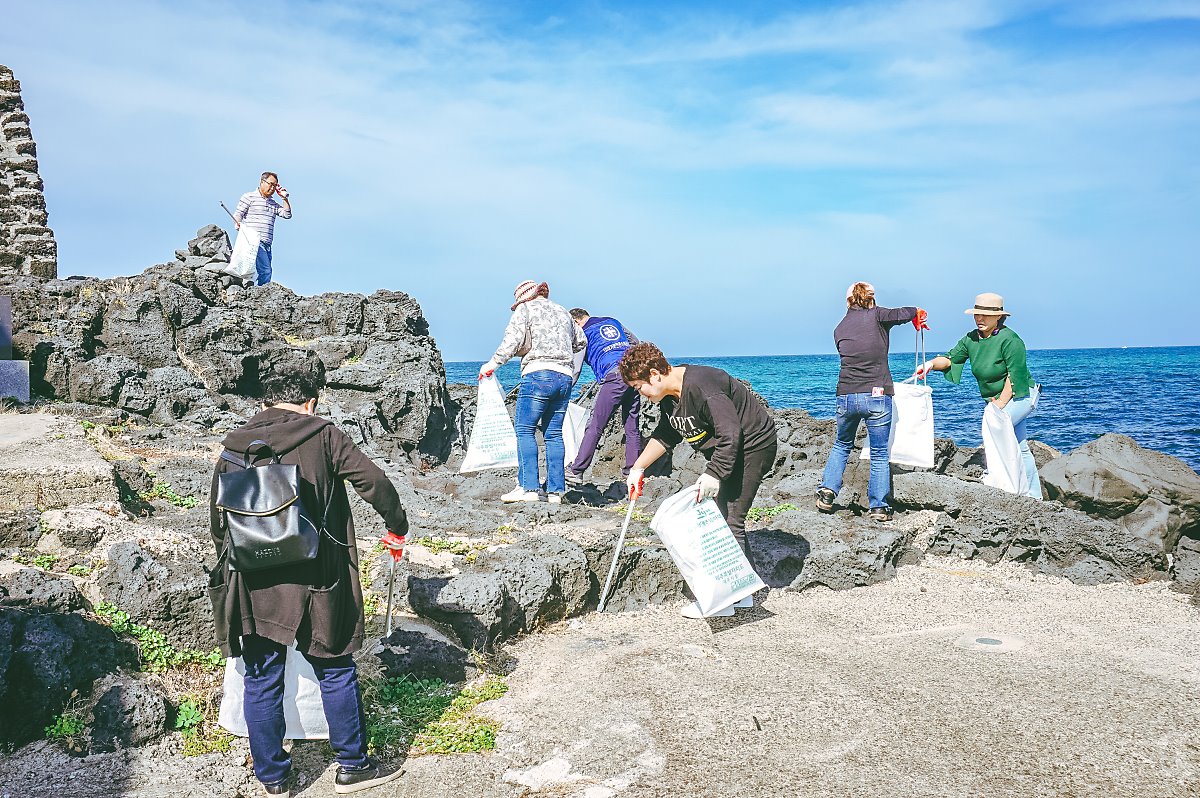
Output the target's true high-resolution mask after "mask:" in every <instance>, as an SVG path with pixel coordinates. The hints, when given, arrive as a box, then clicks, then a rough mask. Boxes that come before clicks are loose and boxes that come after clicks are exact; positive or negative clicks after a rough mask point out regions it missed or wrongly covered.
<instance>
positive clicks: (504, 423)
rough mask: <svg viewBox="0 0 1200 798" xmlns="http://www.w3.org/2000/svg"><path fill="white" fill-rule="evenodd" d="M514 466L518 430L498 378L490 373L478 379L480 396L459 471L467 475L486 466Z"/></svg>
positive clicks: (515, 464) (486, 467)
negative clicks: (505, 401) (465, 452)
mask: <svg viewBox="0 0 1200 798" xmlns="http://www.w3.org/2000/svg"><path fill="white" fill-rule="evenodd" d="M516 467H517V433H516V431H515V430H514V429H513V424H512V419H511V418H509V417H508V408H506V407H505V406H504V393H503V392H502V391H501V390H500V381H499V380H498V379H496V375H495V374H493V375H492V376H490V377H484V378H483V379H482V380H480V381H479V399H478V401H477V403H476V405H475V421H474V423H473V424H471V439H470V441H468V443H467V454H466V456H465V457H464V458H463V462H462V466H461V467H459V469H458V473H460V474H469V473H471V472H472V471H483V470H485V469H488V468H516Z"/></svg>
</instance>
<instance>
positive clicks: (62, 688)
mask: <svg viewBox="0 0 1200 798" xmlns="http://www.w3.org/2000/svg"><path fill="white" fill-rule="evenodd" d="M136 661H137V655H136V651H135V650H134V648H133V647H132V646H131V645H129V644H126V643H123V642H121V641H119V640H118V639H117V636H116V635H115V634H113V631H112V630H111V629H109V628H108V627H107V626H104V625H103V624H100V623H97V622H95V621H91V620H88V619H87V618H85V617H84V616H82V615H80V614H78V613H67V614H63V613H38V612H29V611H22V610H13V609H7V608H0V706H3V707H4V711H3V712H0V745H4V746H10V745H11V746H16V745H22V744H24V743H27V742H29V741H30V740H36V739H39V738H41V737H42V736H43V732H42V730H43V729H44V728H45V727H46V726H48V725H50V723H51V722H52V721H53V720H54V716H55V715H57V714H58V713H60V712H62V710H63V707H64V706H65V705H66V702H67V700H68V699H69V698H70V696H71V694H72V693H73V692H75V691H76V690H79V691H81V692H87V690H88V689H89V688H90V687H91V685H92V682H94V681H95V680H96V679H98V678H99V677H101V676H103V675H105V674H107V673H112V672H114V671H116V670H117V668H118V667H121V666H133V665H134V664H135V663H136Z"/></svg>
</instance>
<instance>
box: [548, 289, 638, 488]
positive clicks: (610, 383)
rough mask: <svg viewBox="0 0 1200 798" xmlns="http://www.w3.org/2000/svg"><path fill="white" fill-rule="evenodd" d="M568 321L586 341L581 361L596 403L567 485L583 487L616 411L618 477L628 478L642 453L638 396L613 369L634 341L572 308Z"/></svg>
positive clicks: (604, 319) (621, 329)
mask: <svg viewBox="0 0 1200 798" xmlns="http://www.w3.org/2000/svg"><path fill="white" fill-rule="evenodd" d="M571 318H573V319H574V320H575V323H576V324H577V325H579V329H581V330H583V334H584V336H586V337H587V351H586V352H585V353H584V357H583V360H584V362H585V363H587V364H588V366H589V367H591V369H592V373H593V374H595V375H596V381H597V382H598V383H599V385H600V389H599V390H598V391H597V392H596V403H595V404H594V405H593V406H592V415H591V418H589V419H588V425H587V430H586V431H585V432H584V433H583V440H582V441H580V443H579V454H577V455H576V456H575V461H574V462H573V463H571V464H570V465H569V466H567V484H568V485H581V484H583V473H584V472H585V471H587V470H588V467H589V466H590V465H591V464H592V458H593V457H595V456H596V446H597V445H599V443H600V436H601V435H603V434H604V428H605V427H607V426H608V420H609V419H610V418H612V415H613V413H615V412H616V411H617V408H620V410H621V422H622V424H624V426H625V468H624V469H622V471H621V473H622V474H623V475H625V476H628V475H629V470H630V469H631V468H633V464H634V462H635V461H636V460H637V457H638V455H639V454H641V453H642V435H641V432H639V431H638V414H639V412H640V411H641V407H642V402H641V398H640V397H639V396H638V392H637V391H635V390H634V389H633V388H630V387H629V386H628V385H626V384H625V383H624V382H623V381H622V380H621V370H620V369H618V368H617V367H616V366H617V363H618V362H620V360H621V356H622V355H624V354H625V352H626V351H627V350H628V349H629V347H630V346H632V345H633V344H636V343H637V342H638V340H637V338H636V337H635V336H634V335H633V333H631V332H629V331H628V330H627V329H625V325H623V324H621V322H619V321H617V320H616V319H613V318H610V317H608V316H591V315H589V314H588V312H587V311H586V310H584V309H583V308H572V309H571Z"/></svg>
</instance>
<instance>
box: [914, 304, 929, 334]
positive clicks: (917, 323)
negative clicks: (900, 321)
mask: <svg viewBox="0 0 1200 798" xmlns="http://www.w3.org/2000/svg"><path fill="white" fill-rule="evenodd" d="M928 318H929V314H928V313H926V312H925V311H923V310H921V309H920V308H917V315H916V316H913V320H912V326H914V327H916V328H917V329H918V330H928V329H929V325H928V324H926V323H925V320H926V319H928Z"/></svg>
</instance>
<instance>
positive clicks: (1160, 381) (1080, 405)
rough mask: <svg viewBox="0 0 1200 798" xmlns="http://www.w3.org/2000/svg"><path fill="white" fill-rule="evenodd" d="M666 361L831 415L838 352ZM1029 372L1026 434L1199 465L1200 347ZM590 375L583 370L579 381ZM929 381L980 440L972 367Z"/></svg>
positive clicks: (1051, 352)
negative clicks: (1115, 441) (1141, 450)
mask: <svg viewBox="0 0 1200 798" xmlns="http://www.w3.org/2000/svg"><path fill="white" fill-rule="evenodd" d="M934 354H936V353H935V352H933V351H930V352H929V356H930V357H932V356H933V355H934ZM673 362H679V363H702V364H704V365H707V366H716V367H718V368H722V369H724V370H725V371H728V372H729V373H730V374H732V375H734V376H736V377H740V378H741V379H744V380H746V381H748V382H749V383H750V384H751V385H753V386H754V389H755V390H756V391H758V392H759V393H760V394H762V395H763V397H764V398H765V399H766V400H767V401H768V402H770V403H771V405H772V406H773V407H800V408H803V409H805V410H807V411H808V412H809V413H811V414H812V415H813V416H816V417H817V418H832V417H833V414H834V410H835V405H834V402H835V399H834V391H835V389H836V386H837V375H838V357H837V355H773V356H769V357H693V358H687V357H680V358H677V359H676V360H673ZM913 362H914V356H913V354H912V353H911V352H908V353H904V352H894V353H892V356H891V358H890V366H891V369H892V378H893V379H894V380H896V381H900V380H903V379H906V378H907V377H909V376H910V375H911V374H912V371H913ZM480 365H481V363H480V362H478V361H475V362H464V363H447V364H446V380H447V382H451V383H454V382H461V383H472V382H474V381H475V379H476V375H477V374H478V373H479V366H480ZM1029 370H1030V372H1031V373H1032V374H1033V378H1034V380H1036V381H1037V382H1040V383H1041V384H1042V398H1041V401H1040V403H1039V405H1038V410H1037V412H1036V413H1035V414H1034V415H1033V416H1031V417H1030V419H1029V422H1028V429H1029V434H1030V437H1032V438H1036V439H1037V440H1040V441H1042V442H1043V443H1046V444H1049V445H1050V446H1053V447H1054V448H1056V449H1060V450H1062V451H1067V450H1069V449H1074V448H1075V447H1077V446H1080V445H1082V444H1084V443H1087V442H1088V441H1091V440H1095V439H1096V438H1098V437H1099V436H1101V435H1103V434H1104V433H1106V432H1119V433H1122V434H1124V435H1128V436H1129V437H1131V438H1133V439H1134V440H1136V441H1137V442H1138V443H1140V444H1141V445H1142V446H1145V447H1148V448H1151V449H1157V450H1159V451H1161V452H1166V453H1167V454H1171V455H1174V456H1175V457H1178V458H1180V459H1181V460H1183V461H1184V462H1186V463H1187V464H1188V465H1189V466H1191V467H1192V468H1193V469H1196V470H1200V394H1198V387H1197V386H1198V383H1200V380H1198V379H1197V377H1198V375H1200V346H1179V347H1156V348H1136V349H1038V350H1030V352H1029ZM497 376H498V377H499V378H500V381H501V382H502V383H503V384H504V386H505V387H506V388H511V387H512V386H514V385H516V384H517V381H518V380H519V379H520V369H519V364H518V361H515V360H514V361H512V362H510V363H508V364H506V365H505V366H504V367H503V368H501V369H500V370H499V371H498V372H497ZM591 379H592V374H591V372H590V370H589V369H587V368H586V367H585V368H584V374H583V376H582V377H581V378H580V384H583V383H585V382H587V381H589V380H591ZM929 384H930V385H931V386H933V416H934V427H935V432H936V434H937V435H938V437H945V438H953V439H954V440H955V441H956V442H957V443H959V444H962V445H964V446H980V445H981V443H982V442H981V439H980V419H981V417H982V413H983V400H982V399H980V398H979V389H978V387H977V386H976V385H975V381H974V379H973V378H972V377H971V372H970V368H969V367H968V368H967V369H965V370H964V372H963V380H962V383H961V384H959V385H953V384H951V383H950V382H949V381H947V380H946V379H945V377H943V376H942V375H940V374H936V375H934V376H931V377H930V379H929Z"/></svg>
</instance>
